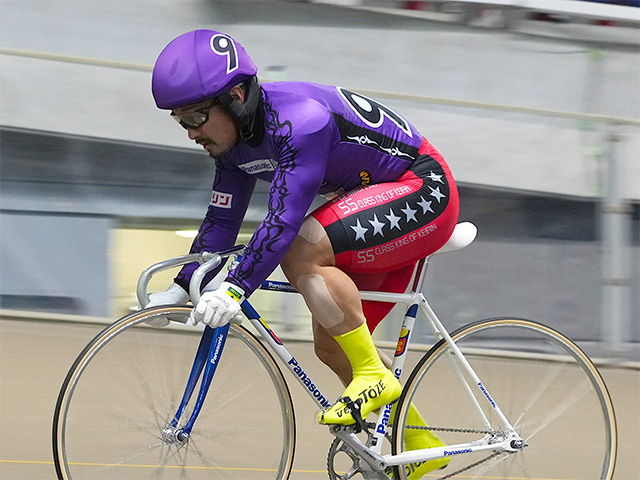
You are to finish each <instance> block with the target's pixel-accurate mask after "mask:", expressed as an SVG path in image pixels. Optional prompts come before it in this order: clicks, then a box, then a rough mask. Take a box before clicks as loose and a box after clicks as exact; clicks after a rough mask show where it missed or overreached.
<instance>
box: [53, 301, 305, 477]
mask: <svg viewBox="0 0 640 480" xmlns="http://www.w3.org/2000/svg"><path fill="white" fill-rule="evenodd" d="M189 312H190V308H186V307H160V308H155V309H150V310H144V311H141V312H136V313H134V314H131V315H128V316H126V317H124V318H122V319H121V320H119V321H118V322H116V323H114V324H113V325H111V326H109V327H107V328H106V329H105V330H103V331H102V332H101V333H100V334H99V335H98V336H96V338H94V340H93V341H92V342H91V343H89V345H87V347H86V348H85V349H84V350H83V351H82V352H81V354H80V355H79V356H78V358H77V359H76V361H75V363H74V364H73V366H72V367H71V369H70V371H69V373H68V375H67V377H66V379H65V381H64V383H63V385H62V388H61V390H60V393H59V396H58V402H57V404H56V409H55V414H54V423H53V450H54V461H55V467H56V471H57V474H58V478H60V479H73V480H81V479H92V480H94V479H95V480H100V479H123V478H126V479H155V478H162V479H237V478H246V479H286V478H288V477H289V473H290V471H291V467H292V464H293V452H294V442H295V424H294V417H293V405H292V402H291V396H290V393H289V390H288V388H287V385H286V383H285V380H284V377H283V376H282V373H281V371H280V369H279V368H278V366H277V364H276V363H275V361H274V359H273V358H272V356H271V355H270V354H269V353H268V351H267V350H266V349H265V348H264V346H263V345H262V344H261V343H260V342H259V341H258V340H256V339H255V337H253V335H251V334H250V333H249V332H248V331H247V330H246V329H244V328H243V327H240V326H237V325H232V326H231V328H230V329H229V334H228V337H227V342H226V345H225V347H224V351H223V354H222V357H221V359H220V362H219V364H218V368H217V370H216V372H215V375H214V377H213V382H212V384H211V387H210V389H209V392H208V395H207V398H206V400H205V403H204V405H203V408H202V411H201V412H200V415H199V416H198V419H197V421H196V423H195V425H194V427H193V430H192V431H191V435H190V436H189V438H188V440H187V441H186V442H176V441H175V438H171V437H170V436H167V435H166V434H165V435H163V432H165V429H166V427H167V426H168V425H169V423H170V422H171V420H172V419H173V417H174V415H175V414H176V411H177V409H178V405H179V403H180V400H181V398H182V394H183V392H184V389H185V385H186V384H187V380H188V378H189V372H190V370H191V365H192V363H193V359H194V357H195V353H196V350H197V347H198V342H199V340H200V334H199V332H198V331H196V330H195V329H194V330H185V329H179V330H177V329H172V328H169V327H167V328H152V327H148V326H147V325H145V324H146V323H147V322H148V321H149V320H151V319H153V318H157V317H165V318H170V319H171V320H172V321H173V322H178V323H185V322H186V320H187V318H188V316H189ZM198 388H199V387H197V388H196V391H195V393H194V395H193V398H192V400H191V402H190V404H189V406H188V408H187V409H186V411H185V413H184V414H183V417H182V418H181V420H180V422H179V425H184V423H185V422H186V419H188V418H189V416H190V414H191V411H192V405H193V403H194V401H195V398H196V396H197V392H198Z"/></svg>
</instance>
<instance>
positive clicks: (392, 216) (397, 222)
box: [385, 208, 400, 230]
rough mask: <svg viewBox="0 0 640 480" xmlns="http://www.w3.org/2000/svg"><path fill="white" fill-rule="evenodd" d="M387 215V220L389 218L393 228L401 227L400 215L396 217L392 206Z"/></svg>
mask: <svg viewBox="0 0 640 480" xmlns="http://www.w3.org/2000/svg"><path fill="white" fill-rule="evenodd" d="M385 217H387V220H389V223H390V224H391V230H393V229H394V228H398V229H400V217H396V214H395V213H393V209H392V208H390V209H389V215H385Z"/></svg>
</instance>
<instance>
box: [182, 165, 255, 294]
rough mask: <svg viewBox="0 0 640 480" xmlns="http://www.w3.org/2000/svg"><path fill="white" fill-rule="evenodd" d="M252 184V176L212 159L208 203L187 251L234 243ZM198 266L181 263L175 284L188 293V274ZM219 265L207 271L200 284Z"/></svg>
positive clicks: (215, 272)
mask: <svg viewBox="0 0 640 480" xmlns="http://www.w3.org/2000/svg"><path fill="white" fill-rule="evenodd" d="M255 184H256V180H255V178H251V176H249V175H247V174H245V173H244V172H242V171H240V170H238V169H237V168H234V167H228V166H226V165H225V164H224V162H223V161H220V160H218V161H217V162H216V175H215V178H214V181H213V189H212V192H211V202H210V203H209V206H208V208H207V213H206V215H205V217H204V220H203V221H202V224H201V225H200V229H199V230H198V234H197V235H196V237H195V239H194V240H193V243H192V244H191V249H190V251H189V253H199V252H206V251H209V252H216V251H219V250H222V249H225V248H229V247H232V246H234V245H235V242H236V238H237V236H238V232H239V231H240V227H241V225H242V219H243V218H244V215H245V213H246V211H247V208H248V206H249V201H250V200H251V194H252V193H253V189H254V187H255ZM198 266H199V264H198V263H197V262H196V263H190V264H187V265H185V266H184V267H183V268H182V269H181V270H180V273H178V275H177V276H176V278H175V279H174V281H175V283H177V284H178V285H180V286H181V287H182V288H183V289H185V290H186V291H187V292H188V291H189V282H190V281H191V276H192V275H193V272H194V271H195V270H196V269H197V268H198ZM221 268H222V267H219V268H217V269H216V270H214V271H212V272H210V273H209V274H208V275H207V276H206V277H205V279H204V281H203V285H206V284H207V282H209V281H210V280H211V279H212V278H213V277H214V276H215V275H216V274H217V273H218V272H219V271H220V269H221Z"/></svg>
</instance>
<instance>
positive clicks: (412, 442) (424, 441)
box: [391, 403, 451, 480]
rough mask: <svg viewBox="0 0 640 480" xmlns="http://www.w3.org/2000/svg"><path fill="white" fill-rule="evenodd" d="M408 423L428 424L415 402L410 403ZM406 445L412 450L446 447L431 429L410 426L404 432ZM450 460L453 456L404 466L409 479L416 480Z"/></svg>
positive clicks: (447, 463)
mask: <svg viewBox="0 0 640 480" xmlns="http://www.w3.org/2000/svg"><path fill="white" fill-rule="evenodd" d="M391 415H392V418H393V415H394V412H392V413H391ZM406 424H407V425H410V426H414V427H426V426H427V422H426V421H425V420H424V418H422V415H420V412H419V411H418V409H417V408H416V407H415V405H414V404H413V403H412V404H411V405H409V411H408V412H407V421H406ZM404 445H405V451H410V450H422V449H424V448H435V447H444V446H445V445H446V444H445V443H444V442H443V441H442V439H441V438H440V437H439V436H438V435H436V434H435V433H433V432H432V431H431V430H427V429H415V428H408V429H406V430H405V432H404ZM450 460H451V458H449V457H447V458H437V459H435V460H427V461H425V462H415V463H408V464H407V465H405V466H404V468H405V472H406V473H407V476H408V478H409V480H416V479H418V478H422V477H423V476H424V475H425V474H427V473H429V472H432V471H434V470H439V469H441V468H444V467H446V466H447V465H449V461H450Z"/></svg>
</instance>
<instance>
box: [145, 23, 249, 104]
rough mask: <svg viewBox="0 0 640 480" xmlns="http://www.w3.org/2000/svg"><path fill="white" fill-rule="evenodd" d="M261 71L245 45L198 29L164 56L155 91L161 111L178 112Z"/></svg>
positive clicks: (172, 45)
mask: <svg viewBox="0 0 640 480" xmlns="http://www.w3.org/2000/svg"><path fill="white" fill-rule="evenodd" d="M257 72H258V69H257V67H256V66H255V64H254V63H253V61H252V60H251V58H250V57H249V55H248V54H247V52H245V50H244V48H242V45H240V44H239V43H238V42H236V41H235V40H233V39H232V38H231V37H229V36H228V35H225V34H224V33H220V32H215V31H213V30H195V31H193V32H189V33H185V34H183V35H180V36H179V37H178V38H176V39H175V40H173V41H172V42H171V43H169V45H167V46H166V47H165V49H164V50H163V51H162V53H160V56H159V57H158V60H156V64H155V66H154V67H153V78H152V81H151V89H152V91H153V97H154V99H155V101H156V105H157V106H158V108H163V109H174V108H178V107H183V106H185V105H189V104H191V103H197V102H199V101H201V100H204V99H206V98H211V97H217V96H218V95H220V94H222V93H224V92H227V91H228V90H229V89H231V87H233V86H235V85H239V84H241V83H243V82H244V81H245V80H247V79H250V78H252V77H254V76H255V75H256V73H257Z"/></svg>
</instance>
